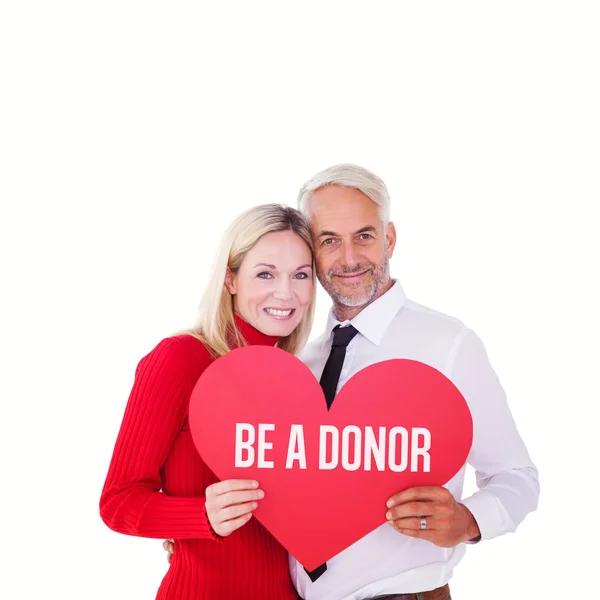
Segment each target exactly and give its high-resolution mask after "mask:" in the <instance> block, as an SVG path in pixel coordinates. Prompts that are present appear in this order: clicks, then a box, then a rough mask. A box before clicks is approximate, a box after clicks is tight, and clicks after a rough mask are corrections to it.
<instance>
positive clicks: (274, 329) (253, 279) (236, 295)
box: [225, 231, 315, 337]
mask: <svg viewBox="0 0 600 600" xmlns="http://www.w3.org/2000/svg"><path fill="white" fill-rule="evenodd" d="M225 283H226V285H227V289H228V290H229V292H230V293H231V294H232V295H233V306H234V309H235V312H236V313H237V314H238V315H240V316H241V317H242V319H244V321H247V322H248V323H249V324H250V325H252V326H253V327H254V328H255V329H258V330H259V331H260V332H262V333H264V334H266V335H270V336H276V337H286V336H288V335H290V333H292V331H294V329H296V327H297V326H298V325H299V324H300V323H301V322H302V320H303V319H304V317H305V316H306V312H307V311H308V309H309V307H310V303H311V301H312V298H313V289H314V285H315V283H314V278H313V272H312V255H311V252H310V248H309V247H308V246H307V244H306V242H305V241H304V240H303V239H302V238H301V237H300V236H299V235H298V234H296V233H294V232H293V231H276V232H273V233H267V234H265V235H263V236H262V237H261V238H260V239H259V240H258V242H256V244H254V246H253V247H252V249H251V250H250V251H249V252H248V253H247V254H246V256H245V257H244V260H243V261H242V264H241V265H240V268H239V270H238V272H237V273H236V274H235V275H234V274H232V273H231V272H228V273H227V277H226V280H225Z"/></svg>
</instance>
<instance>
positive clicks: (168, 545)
mask: <svg viewBox="0 0 600 600" xmlns="http://www.w3.org/2000/svg"><path fill="white" fill-rule="evenodd" d="M163 548H164V549H165V551H166V552H167V562H168V563H169V564H170V563H171V558H173V552H174V551H175V540H165V541H164V542H163Z"/></svg>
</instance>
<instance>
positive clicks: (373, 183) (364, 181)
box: [298, 164, 390, 225]
mask: <svg viewBox="0 0 600 600" xmlns="http://www.w3.org/2000/svg"><path fill="white" fill-rule="evenodd" d="M326 185H340V186H342V187H348V188H354V189H356V190H359V191H360V192H362V193H363V194H365V196H368V197H369V198H371V200H373V202H375V204H377V205H378V206H379V215H380V217H381V220H382V221H383V223H384V225H387V224H388V223H389V222H390V195H389V193H388V191H387V188H386V187H385V183H383V180H382V179H381V178H379V177H377V175H375V173H371V171H369V170H367V169H365V168H364V167H359V166H358V165H352V164H341V165H335V166H333V167H329V168H328V169H325V170H324V171H321V172H319V173H317V174H316V175H315V176H314V177H312V178H311V179H309V180H308V181H307V182H306V183H305V184H304V185H303V186H302V187H301V188H300V193H299V194H298V210H299V211H300V212H301V213H302V214H303V215H304V216H305V217H306V218H307V219H308V220H310V210H309V207H308V204H309V201H310V198H311V196H312V194H313V192H315V191H317V190H318V189H320V188H322V187H324V186H326Z"/></svg>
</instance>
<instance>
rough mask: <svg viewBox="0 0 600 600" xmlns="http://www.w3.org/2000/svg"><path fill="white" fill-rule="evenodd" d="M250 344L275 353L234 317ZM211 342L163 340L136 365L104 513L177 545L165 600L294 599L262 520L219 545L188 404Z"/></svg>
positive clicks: (267, 340)
mask: <svg viewBox="0 0 600 600" xmlns="http://www.w3.org/2000/svg"><path fill="white" fill-rule="evenodd" d="M236 322H237V324H238V327H239V329H240V331H241V333H242V335H243V336H244V338H245V339H246V341H247V342H248V343H249V344H258V345H270V346H274V345H275V342H276V341H277V340H276V339H275V338H272V337H268V336H265V335H264V334H262V333H260V332H259V331H257V330H256V329H254V328H252V327H251V326H250V325H248V324H247V323H245V322H243V321H241V320H240V319H236ZM212 360H213V359H212V358H211V357H210V355H209V353H208V351H207V350H206V348H205V347H204V345H203V344H202V343H201V342H200V341H199V340H198V339H196V338H194V337H192V336H189V335H183V336H176V337H170V338H167V339H164V340H162V341H161V342H160V343H159V344H158V345H157V346H156V348H154V350H152V351H151V352H150V353H149V354H148V355H147V356H145V357H144V358H143V359H142V360H141V361H140V363H139V364H138V367H137V370H136V374H135V381H134V384H133V389H132V390H131V394H130V396H129V401H128V403H127V407H126V409H125V415H124V417H123V422H122V424H121V429H120V431H119V435H118V437H117V442H116V444H115V449H114V453H113V456H112V460H111V463H110V467H109V470H108V475H107V477H106V482H105V484H104V489H103V491H102V497H101V500H100V514H101V516H102V519H103V521H104V522H105V523H106V524H107V525H108V526H109V527H110V528H111V529H113V530H114V531H117V532H119V533H124V534H128V535H137V536H142V537H149V538H159V539H169V538H173V539H175V553H174V555H173V558H172V560H171V564H170V566H169V569H168V571H167V574H166V575H165V577H164V579H163V581H162V584H161V586H160V588H159V590H158V594H157V596H156V598H157V599H160V600H167V599H168V600H171V599H172V600H175V599H176V600H201V599H210V600H271V599H272V600H296V599H297V598H298V596H297V594H296V592H295V591H294V588H293V586H292V583H291V580H290V576H289V571H288V561H287V552H286V551H285V549H284V548H283V547H282V546H281V545H280V544H279V543H278V542H277V541H276V540H275V539H274V538H273V537H272V536H271V534H270V533H269V532H268V531H267V530H266V529H265V528H264V527H263V526H262V525H260V523H259V522H258V521H257V520H256V519H250V521H248V523H247V524H245V525H244V526H242V527H241V528H240V529H238V530H237V531H234V532H233V533H232V534H231V535H229V536H227V537H225V538H221V537H219V536H217V535H216V534H215V533H214V531H213V530H212V528H211V526H210V523H209V521H208V518H207V516H206V509H205V500H206V499H205V497H204V494H205V490H206V487H207V486H209V485H210V484H212V483H214V482H216V481H218V479H217V477H216V476H215V475H214V474H213V473H212V472H211V471H210V470H209V469H208V467H207V466H206V465H205V464H204V461H203V460H202V458H200V455H199V454H198V452H197V451H196V448H195V446H194V443H193V441H192V437H191V434H190V430H189V425H188V405H189V401H190V396H191V393H192V390H193V388H194V385H195V384H196V381H197V380H198V378H199V377H200V375H201V374H202V373H203V371H204V370H205V369H206V368H207V367H208V365H209V364H210V363H211V362H212Z"/></svg>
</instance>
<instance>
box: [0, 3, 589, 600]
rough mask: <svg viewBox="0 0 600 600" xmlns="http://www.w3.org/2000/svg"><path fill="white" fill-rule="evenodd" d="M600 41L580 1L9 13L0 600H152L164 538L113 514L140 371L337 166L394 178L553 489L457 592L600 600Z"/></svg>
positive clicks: (444, 308)
mask: <svg viewBox="0 0 600 600" xmlns="http://www.w3.org/2000/svg"><path fill="white" fill-rule="evenodd" d="M599 30H600V22H599V19H598V9H597V4H596V3H595V2H577V1H571V2H552V1H545V2H528V1H520V2H515V1H507V2H503V3H486V2H419V3H416V2H413V3H402V2H391V1H390V2H369V3H367V2H348V1H346V2H325V1H323V2H319V3H316V2H308V3H307V2H303V3H296V4H294V5H292V4H289V3H283V2H269V3H267V2H252V3H251V2H237V3H236V2H220V3H216V2H215V3H209V2H170V3H166V2H165V3H159V2H136V1H131V0H121V1H119V2H116V1H113V0H108V1H104V2H75V1H72V2H67V1H64V0H57V1H55V2H28V1H27V0H20V1H18V2H17V1H8V2H7V1H0V199H1V201H2V218H1V223H0V227H1V229H0V233H1V236H0V238H1V239H0V244H1V250H2V288H3V292H2V296H1V298H2V300H1V301H2V310H1V312H0V314H1V319H2V377H1V386H2V389H1V396H0V397H1V406H2V417H1V419H0V427H1V430H0V433H1V435H0V443H1V444H2V455H1V456H2V479H1V481H2V484H1V485H2V495H1V498H2V505H3V509H2V531H3V532H4V534H3V540H2V543H1V544H0V546H1V547H2V550H1V552H2V561H1V566H0V569H1V573H2V575H1V577H0V597H2V598H11V599H21V598H23V599H33V598H44V597H52V598H54V597H56V598H65V599H76V598H77V599H79V598H87V599H90V600H91V599H101V598H112V599H114V600H119V599H126V598H127V599H130V598H140V599H144V598H153V597H154V595H155V593H156V589H157V588H158V585H159V582H160V579H161V578H162V576H163V574H164V572H165V570H166V568H167V563H166V559H165V554H164V552H163V550H162V548H161V542H160V540H146V539H137V538H133V537H126V536H121V535H119V534H116V533H114V532H112V531H110V530H109V529H108V528H106V526H105V525H104V524H103V523H102V521H101V520H100V517H99V514H98V500H99V496H100V491H101V488H102V484H103V481H104V477H105V475H106V470H107V468H108V463H109V460H110V456H111V452H112V447H113V444H114V441H115V438H116V434H117V431H118V428H119V425H120V420H121V417H122V414H123V410H124V407H125V403H126V400H127V396H128V392H129V389H130V386H131V384H132V381H133V374H134V370H135V366H136V364H137V362H138V361H139V360H140V359H141V358H142V356H144V355H145V354H146V353H147V352H149V351H150V350H151V349H152V347H153V346H154V345H155V344H156V343H157V342H158V341H159V340H160V339H161V338H162V337H165V336H167V335H170V334H171V333H173V332H175V331H177V330H179V329H180V328H182V327H185V326H187V325H189V324H191V322H192V321H193V319H194V315H195V310H196V306H197V304H198V301H199V299H200V295H201V292H202V289H203V286H204V284H205V282H206V279H207V274H208V268H209V266H210V262H211V260H212V256H213V252H214V249H215V247H216V244H217V241H218V239H219V236H220V234H221V232H222V231H223V230H224V228H225V227H226V225H227V224H228V223H229V221H230V220H231V219H232V218H233V217H234V216H235V215H237V214H238V213H239V212H241V211H242V210H244V209H246V208H247V207H249V206H251V205H254V204H258V203H264V202H282V203H286V204H291V205H294V204H295V198H296V193H297V191H298V188H299V187H300V185H301V184H302V183H303V182H304V181H305V180H306V179H307V178H308V177H310V176H311V175H312V174H314V173H315V172H316V171H317V170H320V169H322V168H325V167H327V166H330V165H332V164H335V163H339V162H354V163H358V164H361V165H363V166H365V167H367V168H370V169H372V170H373V171H375V172H376V173H378V174H379V175H380V176H381V177H383V179H384V180H385V181H386V183H387V185H388V188H389V190H390V193H391V196H392V201H393V207H392V217H393V220H394V221H395V223H396V226H397V230H398V236H399V239H398V246H397V250H396V254H395V256H394V259H393V262H392V268H393V274H394V276H395V277H397V278H399V280H400V281H401V283H402V285H403V287H404V288H405V290H406V291H407V293H408V295H409V296H410V297H411V298H412V299H414V300H416V301H418V302H421V303H423V304H426V305H428V306H431V307H432V308H435V309H437V310H439V311H441V312H445V313H448V314H451V315H453V316H456V317H458V318H460V319H461V320H463V321H464V322H465V323H466V324H467V325H468V326H470V327H472V328H473V329H474V330H475V331H476V332H477V333H478V334H479V335H480V336H481V338H482V339H483V341H484V343H485V345H486V347H487V349H488V352H489V355H490V358H491V360H492V364H493V365H494V367H495V368H496V371H497V372H498V374H499V376H500V378H501V380H502V382H503V384H504V386H505V388H506V390H507V393H508V395H509V401H510V405H511V408H512V410H513V414H514V416H515V418H516V420H517V423H518V425H519V429H520V432H521V434H522V435H523V437H524V438H525V440H526V442H527V445H528V447H529V449H530V452H531V454H532V457H533V458H534V461H535V462H536V463H537V465H538V466H539V469H540V473H541V483H542V494H541V502H540V507H539V509H538V511H537V512H535V513H534V514H532V515H531V516H530V517H529V518H528V519H527V520H526V521H525V522H524V524H523V525H522V526H521V528H520V529H519V530H518V532H517V533H516V534H511V535H507V536H504V537H502V538H499V539H496V540H492V541H488V542H484V543H482V544H480V545H478V546H475V547H472V548H469V551H468V553H467V556H466V557H465V559H464V560H463V562H462V563H461V564H460V565H459V567H458V568H457V570H456V571H455V575H454V578H453V580H452V589H453V597H454V598H455V599H456V600H478V599H480V598H486V599H488V600H494V599H497V600H500V599H504V598H515V599H526V598H560V597H577V596H580V595H581V596H585V597H592V596H591V595H590V590H591V589H592V588H591V587H590V586H592V585H594V581H595V579H596V573H595V561H594V560H593V552H592V550H591V549H589V550H588V548H595V547H596V546H595V545H596V541H597V539H598V533H599V531H598V527H597V523H596V522H595V517H594V515H595V512H596V509H595V505H596V503H597V497H598V492H599V491H600V490H599V488H598V481H597V475H596V463H597V457H598V455H599V453H598V449H597V435H596V432H597V429H598V427H597V424H596V420H595V418H594V417H593V416H592V415H593V414H594V410H593V407H594V405H595V404H597V403H598V399H599V397H598V396H599V393H598V392H599V386H598V384H597V373H598V366H597V365H598V364H599V362H600V352H599V351H598V339H599V335H600V331H599V326H598V325H599V323H598V316H597V315H598V308H597V307H598V303H599V302H600V296H599V294H598V290H597V283H596V280H597V277H598V276H597V271H598V266H597V262H598V256H600V251H599V247H598V220H597V217H595V216H594V215H595V214H596V212H595V210H594V208H595V205H596V204H597V203H598V200H599V184H598V167H599V165H600V160H599V159H600V151H599V142H598V140H599V139H600V121H599V116H598V115H599V111H598V106H600V90H599V80H598V73H599V72H600V71H599V59H598V57H599V56H600V45H599V41H598V38H599V36H598V31H599ZM328 309H329V302H328V298H327V297H326V295H325V294H324V293H323V291H322V290H320V292H319V298H318V309H317V318H316V324H315V330H314V332H315V335H316V334H318V333H319V331H320V330H321V328H322V326H323V324H324V322H325V318H326V314H327V311H328ZM469 486H470V487H469V491H471V490H472V489H473V483H472V481H471V482H469ZM339 511H340V512H339V515H344V504H343V501H341V502H340V508H339ZM339 515H332V518H338V517H339ZM344 516H346V517H348V515H344ZM290 518H291V519H293V518H295V516H294V515H290ZM590 544H591V546H590Z"/></svg>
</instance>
